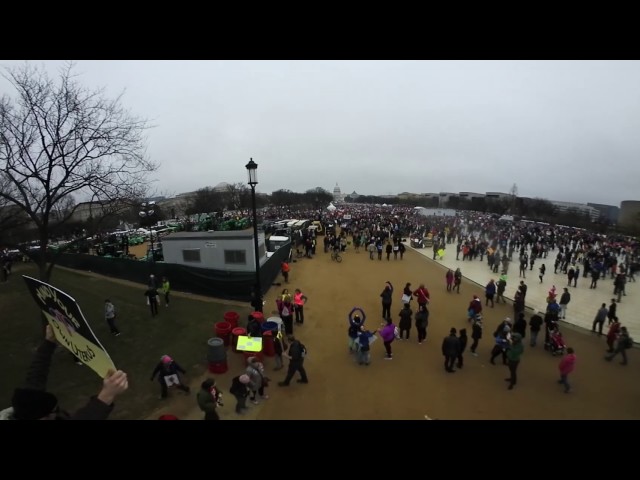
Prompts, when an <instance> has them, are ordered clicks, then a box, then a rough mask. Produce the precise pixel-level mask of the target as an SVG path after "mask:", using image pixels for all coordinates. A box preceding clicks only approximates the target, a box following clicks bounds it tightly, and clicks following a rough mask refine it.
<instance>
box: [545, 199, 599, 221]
mask: <svg viewBox="0 0 640 480" xmlns="http://www.w3.org/2000/svg"><path fill="white" fill-rule="evenodd" d="M549 203H551V205H553V208H554V209H555V211H556V212H561V213H566V212H570V211H574V212H578V213H581V214H583V215H589V218H590V219H591V220H592V221H596V220H598V218H600V212H599V211H598V210H596V209H595V208H593V207H590V206H589V205H586V204H584V203H575V202H556V201H553V200H551V201H550V202H549Z"/></svg>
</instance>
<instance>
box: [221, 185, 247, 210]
mask: <svg viewBox="0 0 640 480" xmlns="http://www.w3.org/2000/svg"><path fill="white" fill-rule="evenodd" d="M223 198H224V199H225V203H226V204H227V208H229V210H240V209H249V208H250V207H251V190H250V189H249V187H248V186H246V185H245V184H244V183H232V184H229V185H227V191H226V192H224V195H223Z"/></svg>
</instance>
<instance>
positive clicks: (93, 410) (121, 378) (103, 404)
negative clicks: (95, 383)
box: [70, 370, 129, 420]
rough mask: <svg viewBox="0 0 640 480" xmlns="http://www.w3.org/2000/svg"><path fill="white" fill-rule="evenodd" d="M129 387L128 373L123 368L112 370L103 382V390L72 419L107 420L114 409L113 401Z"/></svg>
mask: <svg viewBox="0 0 640 480" xmlns="http://www.w3.org/2000/svg"><path fill="white" fill-rule="evenodd" d="M128 388H129V381H128V379H127V374H126V373H124V372H123V371H122V370H118V371H117V372H111V374H110V375H108V376H107V378H105V379H104V381H103V383H102V390H100V393H98V395H97V396H95V397H91V398H90V399H89V402H88V403H87V404H86V405H85V406H84V407H82V408H81V409H79V410H78V411H77V412H76V413H75V414H73V415H72V416H71V418H70V420H106V419H107V417H108V416H109V414H110V413H111V411H112V410H113V407H114V405H113V401H114V400H115V398H116V397H117V396H118V395H120V394H121V393H124V392H125V391H126V390H127V389H128Z"/></svg>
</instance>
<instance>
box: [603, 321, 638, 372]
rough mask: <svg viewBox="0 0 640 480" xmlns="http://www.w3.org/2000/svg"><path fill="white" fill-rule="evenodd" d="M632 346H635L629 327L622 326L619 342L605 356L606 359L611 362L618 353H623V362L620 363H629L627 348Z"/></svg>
mask: <svg viewBox="0 0 640 480" xmlns="http://www.w3.org/2000/svg"><path fill="white" fill-rule="evenodd" d="M632 347H633V338H631V337H630V336H629V332H628V331H627V327H620V335H618V342H617V344H616V349H615V350H614V351H613V352H612V353H610V354H609V355H607V356H606V357H604V358H605V360H606V361H608V362H610V361H611V360H613V359H614V358H615V356H616V355H618V354H621V355H622V362H620V365H627V364H628V363H629V362H628V361H627V350H628V349H630V348H632Z"/></svg>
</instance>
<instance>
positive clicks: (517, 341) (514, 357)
mask: <svg viewBox="0 0 640 480" xmlns="http://www.w3.org/2000/svg"><path fill="white" fill-rule="evenodd" d="M509 343H510V344H511V346H510V347H509V349H508V350H507V365H508V366H509V373H510V374H511V376H510V377H509V378H505V379H504V380H505V382H509V390H513V387H514V385H515V384H516V383H518V376H517V373H516V372H517V370H518V365H520V357H522V354H523V353H524V345H523V344H522V335H520V334H519V333H514V334H512V335H511V340H510V341H509Z"/></svg>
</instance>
